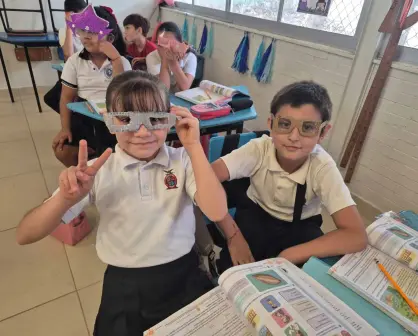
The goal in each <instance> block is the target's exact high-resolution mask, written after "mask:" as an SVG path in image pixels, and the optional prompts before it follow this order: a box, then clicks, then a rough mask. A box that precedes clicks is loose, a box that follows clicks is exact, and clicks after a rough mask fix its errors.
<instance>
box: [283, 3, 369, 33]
mask: <svg viewBox="0 0 418 336" xmlns="http://www.w3.org/2000/svg"><path fill="white" fill-rule="evenodd" d="M298 3H299V0H284V5H283V12H282V17H281V22H283V23H287V24H291V25H295V26H299V27H305V28H311V29H318V30H323V31H327V32H331V33H337V34H342V35H348V36H354V35H355V33H356V29H357V25H358V23H359V20H360V14H361V11H362V9H363V4H364V0H333V1H331V5H330V8H329V12H328V15H327V16H319V15H311V14H305V13H299V12H298V11H297V8H298Z"/></svg>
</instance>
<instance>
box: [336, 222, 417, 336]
mask: <svg viewBox="0 0 418 336" xmlns="http://www.w3.org/2000/svg"><path fill="white" fill-rule="evenodd" d="M367 235H368V239H369V245H368V246H367V248H366V249H365V250H364V251H362V252H358V253H353V254H348V255H346V256H344V257H343V258H341V259H340V260H339V261H338V262H337V263H336V264H335V265H334V266H332V267H331V268H330V270H329V274H330V275H331V276H333V277H334V278H335V279H337V280H338V281H340V282H341V283H342V284H344V285H345V286H347V287H349V288H350V289H352V290H353V291H354V292H356V293H357V294H359V295H360V296H362V297H363V298H364V299H365V300H367V301H369V302H370V303H371V304H373V305H375V306H376V307H377V308H379V309H380V310H382V311H383V312H384V313H386V314H387V315H388V316H390V317H391V318H393V319H394V320H395V321H397V322H398V323H399V324H401V325H402V326H403V327H404V328H405V329H407V330H409V331H410V332H412V333H413V334H414V335H418V315H416V314H415V313H414V312H413V311H412V309H411V308H410V307H409V306H408V304H407V303H406V301H405V300H404V299H403V298H402V297H401V295H400V294H399V293H398V292H397V291H396V290H395V289H394V288H393V287H392V285H391V284H390V282H389V281H388V280H387V278H386V277H385V275H384V274H383V273H382V271H381V270H380V269H379V268H378V266H377V265H376V262H375V259H377V260H378V261H379V262H380V263H381V264H383V265H384V267H385V268H386V269H387V271H388V272H389V273H390V274H391V275H392V277H393V278H394V279H395V281H396V282H397V283H398V284H399V286H400V287H401V289H402V290H403V292H404V293H405V294H406V295H407V296H408V297H409V299H411V301H413V302H415V305H418V273H417V271H418V232H417V231H415V230H413V229H411V228H409V227H408V226H406V225H404V224H403V223H401V222H400V221H398V220H396V219H395V218H393V217H392V216H391V215H389V214H385V215H383V216H382V217H380V218H379V219H378V220H376V221H375V222H374V223H373V224H371V225H370V226H369V227H368V228H367Z"/></svg>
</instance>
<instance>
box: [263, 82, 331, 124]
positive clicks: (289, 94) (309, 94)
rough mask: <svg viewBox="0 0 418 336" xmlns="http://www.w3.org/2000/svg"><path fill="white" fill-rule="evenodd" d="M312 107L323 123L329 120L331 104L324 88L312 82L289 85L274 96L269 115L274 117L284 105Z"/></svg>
mask: <svg viewBox="0 0 418 336" xmlns="http://www.w3.org/2000/svg"><path fill="white" fill-rule="evenodd" d="M306 104H311V105H313V106H314V107H315V108H316V109H317V110H318V112H319V114H320V115H321V119H322V121H323V122H325V121H329V120H331V111H332V102H331V98H330V97H329V95H328V91H327V89H326V88H325V87H323V86H322V85H320V84H317V83H315V82H313V81H301V82H296V83H293V84H289V85H287V86H285V87H284V88H282V89H281V90H280V91H279V92H277V94H276V95H275V96H274V98H273V101H272V102H271V105H270V113H271V114H272V115H276V113H277V112H279V110H280V108H281V107H282V106H284V105H290V106H291V107H300V106H302V105H306Z"/></svg>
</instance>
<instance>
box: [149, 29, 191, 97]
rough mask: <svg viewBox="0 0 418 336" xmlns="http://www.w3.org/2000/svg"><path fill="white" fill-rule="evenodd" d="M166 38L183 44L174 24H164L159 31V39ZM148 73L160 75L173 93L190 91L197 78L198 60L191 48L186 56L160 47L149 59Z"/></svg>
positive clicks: (178, 30)
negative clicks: (162, 35)
mask: <svg viewBox="0 0 418 336" xmlns="http://www.w3.org/2000/svg"><path fill="white" fill-rule="evenodd" d="M163 33H164V37H165V38H168V39H170V40H176V41H177V42H179V43H183V38H182V36H181V32H180V29H179V27H178V26H177V25H176V24H175V23H174V22H164V23H162V24H161V25H160V26H159V27H158V30H157V38H158V37H159V36H160V35H161V34H163ZM146 62H147V71H148V72H149V73H151V74H153V75H158V76H159V77H160V80H161V81H162V82H163V83H164V84H165V85H166V86H167V87H168V88H169V89H170V91H171V92H176V91H184V90H188V89H190V87H191V86H192V83H193V79H194V77H195V76H196V67H197V58H196V55H195V54H194V51H193V50H192V49H191V48H189V49H188V51H187V52H186V54H184V55H180V54H175V53H173V52H172V51H171V50H169V49H167V48H164V47H161V46H158V49H157V50H155V51H153V52H152V53H150V54H149V55H148V56H147V58H146Z"/></svg>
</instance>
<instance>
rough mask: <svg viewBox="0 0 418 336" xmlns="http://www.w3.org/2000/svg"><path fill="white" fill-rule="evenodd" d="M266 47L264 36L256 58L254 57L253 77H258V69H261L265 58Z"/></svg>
mask: <svg viewBox="0 0 418 336" xmlns="http://www.w3.org/2000/svg"><path fill="white" fill-rule="evenodd" d="M264 49H265V46H264V37H263V39H262V41H261V43H260V46H259V47H258V50H257V55H256V56H255V59H254V64H253V69H252V71H251V76H252V77H257V73H258V69H260V65H261V61H262V59H263V54H264Z"/></svg>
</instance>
